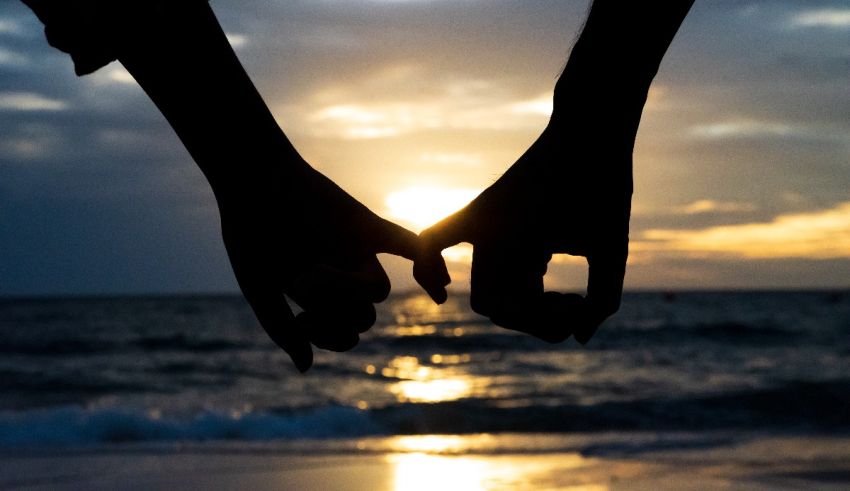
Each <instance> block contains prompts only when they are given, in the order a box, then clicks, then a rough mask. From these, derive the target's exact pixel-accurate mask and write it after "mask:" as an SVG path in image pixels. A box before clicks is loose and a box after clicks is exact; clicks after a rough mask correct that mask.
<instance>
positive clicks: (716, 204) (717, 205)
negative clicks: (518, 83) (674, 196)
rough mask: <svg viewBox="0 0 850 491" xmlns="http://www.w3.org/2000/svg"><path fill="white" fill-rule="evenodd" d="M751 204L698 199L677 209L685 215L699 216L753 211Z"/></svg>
mask: <svg viewBox="0 0 850 491" xmlns="http://www.w3.org/2000/svg"><path fill="white" fill-rule="evenodd" d="M756 209H757V207H756V205H754V204H753V203H742V202H736V201H715V200H712V199H700V200H697V201H694V202H693V203H690V204H687V205H685V206H682V207H680V208H679V211H680V212H681V213H684V214H685V215H699V214H702V213H735V212H746V211H755V210H756Z"/></svg>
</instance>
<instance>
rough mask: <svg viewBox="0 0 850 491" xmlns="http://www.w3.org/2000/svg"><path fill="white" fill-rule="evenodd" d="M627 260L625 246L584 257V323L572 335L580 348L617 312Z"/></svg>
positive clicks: (626, 247)
mask: <svg viewBox="0 0 850 491" xmlns="http://www.w3.org/2000/svg"><path fill="white" fill-rule="evenodd" d="M627 257H628V244H624V245H623V247H622V248H620V249H619V250H616V249H611V250H608V251H605V252H603V253H597V254H591V255H589V256H588V258H587V263H588V265H589V268H590V269H589V271H588V278H587V322H586V323H585V326H584V327H583V328H582V329H581V330H577V331H576V333H575V336H576V340H577V341H578V342H580V343H581V344H586V343H587V342H588V341H589V340H590V338H591V337H593V334H594V333H595V332H596V330H597V329H598V328H599V325H600V324H602V322H603V321H604V320H605V319H607V318H608V317H610V316H611V315H613V314H614V313H615V312H617V310H619V309H620V300H621V299H622V296H623V279H624V278H625V276H626V259H627Z"/></svg>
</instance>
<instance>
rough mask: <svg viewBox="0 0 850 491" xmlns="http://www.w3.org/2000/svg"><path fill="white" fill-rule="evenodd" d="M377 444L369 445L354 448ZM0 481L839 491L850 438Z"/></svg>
mask: <svg viewBox="0 0 850 491" xmlns="http://www.w3.org/2000/svg"><path fill="white" fill-rule="evenodd" d="M413 438H424V439H426V440H423V441H428V440H427V439H428V438H431V439H432V440H431V441H433V439H434V438H437V439H440V438H444V437H427V436H426V437H413ZM451 438H455V439H457V438H460V439H463V438H467V437H451ZM488 438H495V439H498V438H499V437H498V436H496V437H488ZM512 438H516V436H514V437H512ZM385 440H386V439H385ZM384 443H385V442H384ZM381 444H382V442H381V441H379V439H373V440H372V441H371V442H368V443H367V444H366V445H365V447H367V448H369V447H380V446H381ZM353 446H354V448H364V444H363V442H354V443H353ZM591 453H592V452H591ZM0 469H2V470H0V488H2V489H32V490H36V489H38V490H47V489H51V490H52V489H68V490H70V489H80V490H82V489H86V490H101V489H103V490H105V489H110V490H112V489H210V490H230V489H233V490H237V489H251V490H280V489H283V490H289V489H291V490H305V491H310V490H336V489H339V490H355V491H356V490H369V491H384V490H387V491H389V490H426V489H427V490H439V491H449V490H464V491H470V490H516V489H545V490H591V491H596V490H609V489H610V490H632V489H635V490H637V489H656V490H664V489H671V490H672V489H676V490H691V489H693V490H697V489H700V490H701V489H753V490H762V489H763V490H768V489H771V490H773V489H836V490H838V489H850V438H848V437H766V438H758V439H750V440H747V441H745V442H742V443H736V444H732V445H717V446H712V447H710V448H691V449H667V450H660V451H638V452H635V451H628V452H619V453H618V452H609V455H587V454H584V455H583V454H582V453H577V452H543V453H529V452H524V453H518V454H515V453H506V454H487V453H486V452H485V453H462V454H457V453H454V454H448V455H447V454H441V453H429V452H428V451H407V452H397V451H396V452H374V451H372V450H369V451H362V450H356V449H355V450H353V451H352V454H350V455H344V454H328V453H308V454H299V453H287V452H283V453H281V452H280V451H268V450H266V451H258V450H257V449H250V450H240V449H239V448H238V447H233V446H230V447H227V448H212V447H211V448H208V449H204V448H203V447H194V448H191V449H185V448H184V449H179V448H170V449H139V448H135V449H126V448H124V449H121V448H120V447H119V448H113V449H89V450H85V451H81V450H76V451H61V452H60V451H44V450H42V451H21V452H6V453H4V454H2V455H1V456H0Z"/></svg>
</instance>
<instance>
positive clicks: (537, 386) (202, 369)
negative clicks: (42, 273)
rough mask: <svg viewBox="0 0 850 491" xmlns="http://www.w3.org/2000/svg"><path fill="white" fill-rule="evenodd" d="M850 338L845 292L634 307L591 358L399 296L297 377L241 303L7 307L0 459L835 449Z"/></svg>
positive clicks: (638, 301)
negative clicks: (155, 452) (149, 449)
mask: <svg viewBox="0 0 850 491" xmlns="http://www.w3.org/2000/svg"><path fill="white" fill-rule="evenodd" d="M848 333H850V292H848V291H832V292H829V291H800V292H796V291H781V292H779V291H777V292H743V291H742V292H676V293H662V292H631V293H627V294H626V295H625V297H624V300H623V306H622V309H621V311H620V312H619V313H618V314H617V315H616V316H615V317H613V318H612V319H610V320H609V321H608V322H606V324H605V325H604V326H603V327H602V328H601V329H600V330H599V332H598V333H597V334H596V336H595V337H594V338H593V339H592V340H591V342H590V343H589V344H588V345H587V346H580V345H578V343H576V342H575V341H574V340H572V339H570V340H568V341H567V342H565V343H562V344H558V345H552V344H547V343H545V342H543V341H539V340H537V339H534V338H531V337H528V336H526V335H522V334H518V333H515V332H512V331H508V330H504V329H501V328H498V327H496V326H494V325H492V324H491V323H490V322H488V321H487V320H486V319H484V318H482V317H480V316H478V315H476V314H474V313H473V312H472V311H471V310H470V309H469V307H468V303H467V300H466V297H465V296H460V295H458V296H452V297H450V299H449V301H448V302H447V303H446V304H445V305H443V306H440V307H438V306H435V305H433V304H432V303H431V302H430V300H428V299H427V297H425V296H424V295H421V294H405V295H394V296H392V297H390V299H389V300H387V301H386V302H385V303H383V304H381V305H380V306H379V308H378V320H377V323H376V325H375V327H373V328H372V329H371V330H370V331H368V332H367V333H365V334H363V335H362V336H361V342H360V344H359V345H358V346H357V347H356V348H355V349H354V350H352V351H350V352H347V353H331V352H326V351H321V350H316V357H315V364H314V366H313V368H312V369H310V371H309V372H308V373H307V374H305V375H301V374H299V373H297V371H296V370H295V368H294V367H293V366H292V365H291V362H290V361H289V360H288V358H287V357H286V355H285V354H284V353H283V352H282V351H280V350H279V349H278V348H277V347H276V346H275V345H274V344H273V343H272V342H271V341H270V340H269V339H268V338H267V337H266V335H265V333H264V332H263V330H262V329H261V328H260V327H259V325H258V324H257V323H256V321H255V319H254V317H253V315H252V313H251V311H250V309H249V308H248V306H247V304H246V303H245V301H244V300H243V299H242V297H240V296H162V297H115V298H111V297H110V298H38V299H3V300H0V451H11V452H14V451H16V449H33V448H35V449H39V448H41V449H44V448H48V449H69V448H70V449H80V448H83V449H85V448H99V447H103V446H110V447H115V446H130V447H136V448H139V447H144V446H157V445H159V446H163V445H164V446H173V445H181V446H183V448H185V447H186V446H188V447H191V446H199V447H201V446H205V445H206V446H210V445H213V446H215V445H219V446H222V447H226V448H231V449H232V448H255V449H270V451H271V450H281V451H298V452H302V453H303V452H311V451H327V450H328V448H330V447H331V446H332V447H333V448H334V449H337V450H338V451H349V450H357V451H370V450H374V451H383V450H386V448H384V447H386V446H387V445H394V443H392V442H398V441H399V440H398V439H399V438H402V439H403V438H404V437H406V436H412V435H460V436H463V435H476V437H475V438H461V439H459V440H458V442H461V443H459V445H462V446H464V447H463V448H455V447H452V445H451V441H448V443H446V442H447V441H446V440H445V439H444V440H443V442H442V444H441V445H443V446H442V447H441V448H440V451H444V452H453V451H457V452H461V453H463V452H469V451H470V450H474V451H477V452H485V453H486V452H493V453H499V452H541V451H577V452H581V453H582V455H594V454H595V453H598V454H606V453H608V454H610V453H612V452H614V453H618V452H619V453H624V454H628V453H629V452H639V451H646V450H647V449H655V450H657V449H663V448H691V447H699V446H705V445H714V444H717V442H718V441H720V442H726V441H728V440H730V439H732V440H734V439H736V438H740V435H753V434H759V435H770V436H783V435H797V436H799V435H815V436H817V435H848V434H850V431H848V430H850V370H849V369H850V336H848ZM486 435H520V436H522V435H525V436H526V437H522V438H521V437H517V438H500V439H497V440H496V439H490V440H488V438H487V437H486ZM618 435H620V436H618ZM622 435H629V436H628V437H622ZM418 441H419V442H420V444H424V445H426V446H427V442H428V440H427V439H424V440H423V439H420V440H418ZM329 442H332V445H331V443H329ZM370 442H372V443H370ZM421 442H424V443H421ZM370 445H373V446H374V447H375V448H372V447H370ZM293 449H294V450H293ZM317 449H318V450H317Z"/></svg>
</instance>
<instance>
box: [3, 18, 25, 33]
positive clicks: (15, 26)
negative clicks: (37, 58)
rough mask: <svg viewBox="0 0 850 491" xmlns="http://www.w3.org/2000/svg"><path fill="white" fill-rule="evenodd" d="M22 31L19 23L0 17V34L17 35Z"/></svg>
mask: <svg viewBox="0 0 850 491" xmlns="http://www.w3.org/2000/svg"><path fill="white" fill-rule="evenodd" d="M23 32H24V30H23V28H21V25H20V23H18V22H16V21H14V20H12V19H0V34H12V35H19V34H21V33H23Z"/></svg>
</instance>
